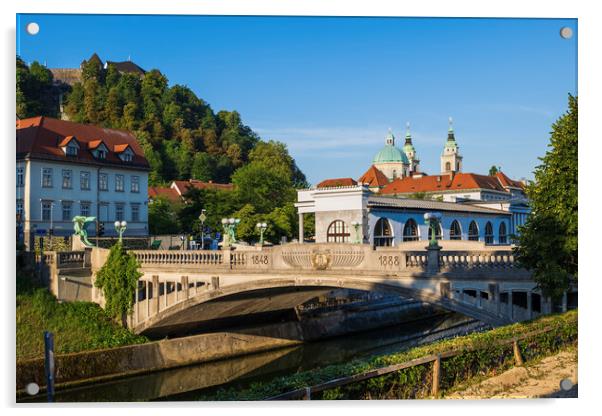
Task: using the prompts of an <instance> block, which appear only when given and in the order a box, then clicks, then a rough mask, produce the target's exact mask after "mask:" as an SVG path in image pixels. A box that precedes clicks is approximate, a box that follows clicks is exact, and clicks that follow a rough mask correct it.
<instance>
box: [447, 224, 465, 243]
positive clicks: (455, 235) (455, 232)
mask: <svg viewBox="0 0 602 416" xmlns="http://www.w3.org/2000/svg"><path fill="white" fill-rule="evenodd" d="M449 239H450V240H461V239H462V230H461V229H460V223H459V222H458V221H457V220H454V221H453V222H452V223H451V227H449Z"/></svg>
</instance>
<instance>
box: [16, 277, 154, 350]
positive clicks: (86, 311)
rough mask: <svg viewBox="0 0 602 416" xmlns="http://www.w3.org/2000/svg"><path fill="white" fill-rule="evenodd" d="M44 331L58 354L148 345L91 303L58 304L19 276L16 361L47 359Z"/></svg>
mask: <svg viewBox="0 0 602 416" xmlns="http://www.w3.org/2000/svg"><path fill="white" fill-rule="evenodd" d="M44 331H50V332H52V333H54V345H55V352H56V353H58V354H62V353H69V352H78V351H86V350H94V349H100V348H109V347H118V346H122V345H129V344H139V343H144V342H147V341H148V339H147V338H146V337H143V336H140V335H135V334H133V333H132V332H130V331H129V330H127V329H125V328H123V327H121V326H120V325H119V324H117V323H116V322H115V321H113V320H112V319H111V318H110V317H109V316H108V315H107V314H106V313H105V312H104V310H103V309H102V308H101V307H100V306H98V305H97V304H95V303H91V302H65V303H59V302H58V301H57V299H56V298H55V297H54V296H53V295H52V294H51V293H50V292H49V291H48V290H47V289H45V288H41V287H36V285H34V284H32V283H30V282H29V280H28V279H27V278H25V277H22V276H21V277H17V346H16V350H17V360H24V359H31V358H40V357H43V356H44V338H43V334H44Z"/></svg>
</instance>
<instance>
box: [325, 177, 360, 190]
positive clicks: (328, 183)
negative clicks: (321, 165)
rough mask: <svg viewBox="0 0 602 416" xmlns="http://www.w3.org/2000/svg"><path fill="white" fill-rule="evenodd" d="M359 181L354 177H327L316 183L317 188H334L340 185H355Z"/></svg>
mask: <svg viewBox="0 0 602 416" xmlns="http://www.w3.org/2000/svg"><path fill="white" fill-rule="evenodd" d="M355 185H357V182H356V181H355V179H353V178H336V179H325V180H323V181H322V182H320V183H319V184H317V185H316V188H334V187H338V186H355Z"/></svg>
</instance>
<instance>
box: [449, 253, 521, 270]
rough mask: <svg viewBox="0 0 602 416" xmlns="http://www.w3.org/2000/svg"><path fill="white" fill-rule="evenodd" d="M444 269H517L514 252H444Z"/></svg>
mask: <svg viewBox="0 0 602 416" xmlns="http://www.w3.org/2000/svg"><path fill="white" fill-rule="evenodd" d="M439 267H440V268H442V269H455V268H461V269H474V268H502V269H508V268H515V267H517V265H516V263H515V261H514V255H513V254H512V251H494V252H482V253H473V252H466V251H444V252H441V253H440V254H439Z"/></svg>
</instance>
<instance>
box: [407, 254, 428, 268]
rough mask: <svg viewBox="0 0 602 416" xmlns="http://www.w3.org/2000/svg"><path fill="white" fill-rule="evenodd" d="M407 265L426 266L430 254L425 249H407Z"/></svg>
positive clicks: (412, 266)
mask: <svg viewBox="0 0 602 416" xmlns="http://www.w3.org/2000/svg"><path fill="white" fill-rule="evenodd" d="M405 256H406V267H411V268H425V267H426V266H427V264H428V256H427V255H426V253H425V252H423V251H406V252H405Z"/></svg>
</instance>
